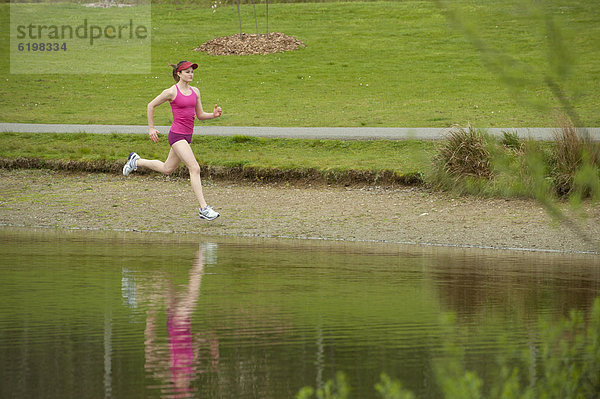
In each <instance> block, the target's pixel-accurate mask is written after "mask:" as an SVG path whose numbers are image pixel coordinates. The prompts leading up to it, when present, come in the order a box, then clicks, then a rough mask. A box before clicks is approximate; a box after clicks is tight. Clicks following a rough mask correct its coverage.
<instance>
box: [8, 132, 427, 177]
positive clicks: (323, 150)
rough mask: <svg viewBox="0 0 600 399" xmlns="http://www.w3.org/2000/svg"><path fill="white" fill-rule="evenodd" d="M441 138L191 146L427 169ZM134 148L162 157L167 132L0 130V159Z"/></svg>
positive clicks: (274, 162) (216, 158)
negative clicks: (153, 137) (155, 139)
mask: <svg viewBox="0 0 600 399" xmlns="http://www.w3.org/2000/svg"><path fill="white" fill-rule="evenodd" d="M436 147H437V143H435V142H430V141H416V140H407V141H385V140H377V141H374V140H372V141H371V140H370V141H340V140H301V139H266V138H254V137H246V136H233V137H211V136H195V137H194V141H193V142H192V148H193V150H194V153H195V155H196V158H197V159H198V161H199V162H200V164H202V165H211V166H226V167H237V166H243V167H254V168H267V169H278V170H292V169H316V170H319V171H323V172H327V171H341V172H343V171H348V170H359V171H374V172H377V171H383V170H388V171H393V172H396V173H398V174H402V175H404V174H414V173H424V172H425V171H426V170H428V168H429V163H430V159H431V157H432V156H433V153H434V152H435V149H436ZM131 151H136V152H137V153H139V154H140V155H141V156H142V157H143V158H147V159H162V160H164V159H165V158H166V156H167V154H168V152H169V144H168V143H167V141H166V137H162V139H161V140H160V141H159V143H158V144H153V143H152V142H151V141H150V140H149V139H148V137H147V136H146V135H121V134H111V135H98V134H85V133H76V134H28V133H3V134H0V158H7V159H15V158H19V157H23V158H41V159H44V160H72V161H123V162H124V160H125V159H126V157H127V155H128V154H129V153H130V152H131Z"/></svg>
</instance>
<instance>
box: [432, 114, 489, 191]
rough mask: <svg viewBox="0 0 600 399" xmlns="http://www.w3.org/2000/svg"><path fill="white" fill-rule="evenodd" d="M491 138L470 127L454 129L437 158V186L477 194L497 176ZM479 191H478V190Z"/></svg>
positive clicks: (434, 175)
mask: <svg viewBox="0 0 600 399" xmlns="http://www.w3.org/2000/svg"><path fill="white" fill-rule="evenodd" d="M490 141H491V137H490V136H489V135H488V134H487V133H485V132H482V131H480V130H477V129H475V128H473V126H471V125H470V124H469V125H468V126H467V128H463V127H460V126H456V125H455V126H453V127H452V128H450V129H449V130H448V134H447V136H446V140H445V141H444V142H443V144H442V145H441V146H440V147H439V150H438V152H437V154H436V155H435V156H434V157H433V176H431V179H430V180H431V182H432V184H433V185H434V186H437V187H438V188H443V189H455V188H460V187H462V188H463V190H461V191H463V192H471V193H472V191H473V189H474V187H473V186H477V187H479V186H481V184H485V181H487V180H490V179H491V178H492V176H493V174H494V173H493V168H492V164H491V154H490V150H489V145H488V144H489V142H490ZM475 191H477V189H475Z"/></svg>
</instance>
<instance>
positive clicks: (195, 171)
mask: <svg viewBox="0 0 600 399" xmlns="http://www.w3.org/2000/svg"><path fill="white" fill-rule="evenodd" d="M171 151H172V152H175V154H176V156H177V157H178V158H179V159H181V160H182V161H183V163H184V164H185V166H187V168H188V170H189V171H190V183H191V184H192V190H194V194H195V195H196V199H197V200H198V203H200V209H204V208H206V205H207V204H206V201H205V200H204V193H203V192H202V181H201V180H200V165H198V161H196V157H195V156H194V153H193V151H192V147H190V145H189V144H188V142H187V141H185V140H179V141H177V142H175V143H173V146H171ZM169 156H170V155H169ZM138 165H139V161H138Z"/></svg>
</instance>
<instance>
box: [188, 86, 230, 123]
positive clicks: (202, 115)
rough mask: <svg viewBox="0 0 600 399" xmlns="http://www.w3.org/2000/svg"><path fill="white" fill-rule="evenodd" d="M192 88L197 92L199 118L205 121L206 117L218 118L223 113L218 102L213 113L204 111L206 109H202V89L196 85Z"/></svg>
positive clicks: (197, 114)
mask: <svg viewBox="0 0 600 399" xmlns="http://www.w3.org/2000/svg"><path fill="white" fill-rule="evenodd" d="M192 90H193V91H194V93H196V97H197V99H196V117H197V118H198V119H200V120H201V121H204V120H206V119H214V118H218V117H219V116H221V114H222V113H223V111H222V110H221V107H218V106H217V104H215V109H214V110H213V112H212V114H209V113H208V112H204V110H203V109H202V100H201V99H200V90H198V89H197V88H196V87H192Z"/></svg>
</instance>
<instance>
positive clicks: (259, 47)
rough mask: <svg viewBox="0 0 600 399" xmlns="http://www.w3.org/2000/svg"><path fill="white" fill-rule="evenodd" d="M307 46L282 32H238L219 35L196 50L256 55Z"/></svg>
mask: <svg viewBox="0 0 600 399" xmlns="http://www.w3.org/2000/svg"><path fill="white" fill-rule="evenodd" d="M302 47H306V45H305V44H304V43H302V41H300V40H298V39H296V38H294V37H292V36H288V35H285V34H283V33H280V32H273V33H268V34H264V35H248V34H245V33H244V34H241V35H240V34H236V35H232V36H223V37H217V38H215V39H212V40H209V41H207V42H206V43H204V44H202V45H201V46H200V47H197V48H195V49H194V51H203V52H205V53H208V54H210V55H255V54H272V53H281V52H284V51H293V50H297V49H299V48H302Z"/></svg>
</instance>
